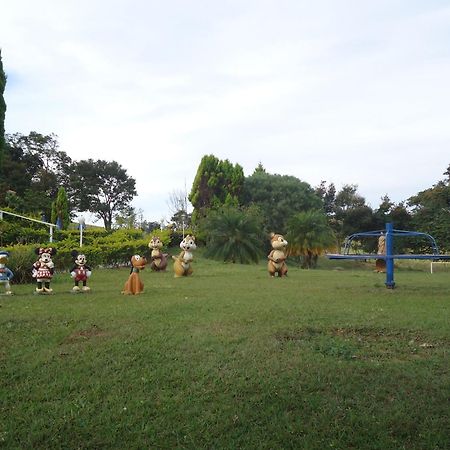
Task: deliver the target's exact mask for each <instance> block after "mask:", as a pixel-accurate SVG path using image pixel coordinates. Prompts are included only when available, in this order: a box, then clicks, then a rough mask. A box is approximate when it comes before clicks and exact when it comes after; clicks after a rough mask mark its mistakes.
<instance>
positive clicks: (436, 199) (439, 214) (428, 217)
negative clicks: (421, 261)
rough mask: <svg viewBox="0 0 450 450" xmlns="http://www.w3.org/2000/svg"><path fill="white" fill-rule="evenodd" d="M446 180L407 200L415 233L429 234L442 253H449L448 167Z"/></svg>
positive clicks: (449, 208) (449, 204)
mask: <svg viewBox="0 0 450 450" xmlns="http://www.w3.org/2000/svg"><path fill="white" fill-rule="evenodd" d="M444 175H446V178H445V179H444V180H441V181H439V182H438V183H436V184H435V185H434V186H432V187H431V188H429V189H426V190H424V191H421V192H419V193H418V194H417V195H415V196H413V197H411V198H410V199H409V200H408V204H409V206H410V207H411V208H412V216H413V218H412V223H413V226H414V227H415V228H416V229H417V231H422V232H425V233H429V234H431V235H432V236H433V237H434V238H435V239H436V241H437V243H438V245H439V247H440V248H441V250H443V251H450V227H449V224H450V165H449V166H448V168H447V170H446V171H445V172H444Z"/></svg>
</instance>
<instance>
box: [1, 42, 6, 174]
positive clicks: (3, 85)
mask: <svg viewBox="0 0 450 450" xmlns="http://www.w3.org/2000/svg"><path fill="white" fill-rule="evenodd" d="M5 88H6V74H5V71H4V70H3V61H2V49H1V48H0V169H1V168H2V166H3V155H4V153H5V116H6V102H5V98H4V97H3V94H4V93H5Z"/></svg>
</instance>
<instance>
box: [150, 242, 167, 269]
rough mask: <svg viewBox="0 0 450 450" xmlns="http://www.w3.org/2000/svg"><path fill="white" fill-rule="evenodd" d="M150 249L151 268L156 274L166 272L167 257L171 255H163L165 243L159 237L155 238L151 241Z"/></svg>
mask: <svg viewBox="0 0 450 450" xmlns="http://www.w3.org/2000/svg"><path fill="white" fill-rule="evenodd" d="M148 247H149V248H150V249H151V258H150V260H151V262H150V268H151V269H152V270H153V271H154V272H160V271H163V270H166V267H167V256H169V255H168V254H167V253H163V252H162V251H161V249H162V247H163V243H162V242H161V239H160V238H159V237H158V236H153V237H152V238H151V239H150V242H149V244H148Z"/></svg>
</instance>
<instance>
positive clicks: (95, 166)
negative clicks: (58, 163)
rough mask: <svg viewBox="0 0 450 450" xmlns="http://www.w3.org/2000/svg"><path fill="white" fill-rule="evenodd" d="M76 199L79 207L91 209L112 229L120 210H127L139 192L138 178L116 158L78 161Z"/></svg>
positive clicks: (74, 177)
mask: <svg viewBox="0 0 450 450" xmlns="http://www.w3.org/2000/svg"><path fill="white" fill-rule="evenodd" d="M70 181H71V187H72V196H71V198H72V201H73V203H74V205H75V206H76V208H77V209H78V210H79V211H90V212H91V213H93V214H94V215H95V216H96V217H98V218H99V219H102V220H103V222H104V224H105V228H106V229H107V230H110V229H111V227H112V223H113V218H114V216H115V215H116V214H117V213H122V212H124V211H127V208H128V207H129V203H130V202H131V200H132V199H133V197H134V196H135V195H136V189H135V185H136V181H135V180H134V178H132V177H130V176H128V175H127V171H126V170H125V169H124V168H122V166H120V164H118V163H117V162H115V161H112V162H108V161H103V160H97V161H94V160H92V159H88V160H83V161H78V162H75V163H74V164H72V168H71V177H70Z"/></svg>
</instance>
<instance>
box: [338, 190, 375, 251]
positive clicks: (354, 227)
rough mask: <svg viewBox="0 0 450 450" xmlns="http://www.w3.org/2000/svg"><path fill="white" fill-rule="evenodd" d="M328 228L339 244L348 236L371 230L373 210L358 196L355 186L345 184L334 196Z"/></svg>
mask: <svg viewBox="0 0 450 450" xmlns="http://www.w3.org/2000/svg"><path fill="white" fill-rule="evenodd" d="M330 226H331V227H332V229H333V231H334V232H335V234H336V237H337V240H338V242H339V243H341V242H342V241H343V240H344V238H345V237H346V236H348V235H350V234H353V233H356V232H360V231H369V230H372V229H373V227H374V220H373V210H372V208H370V206H368V205H366V200H365V198H364V197H363V196H361V195H360V194H358V186H357V185H356V184H346V185H344V186H343V187H342V188H341V190H340V191H339V192H338V193H337V194H336V198H335V201H334V206H333V212H332V215H331V217H330Z"/></svg>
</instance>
